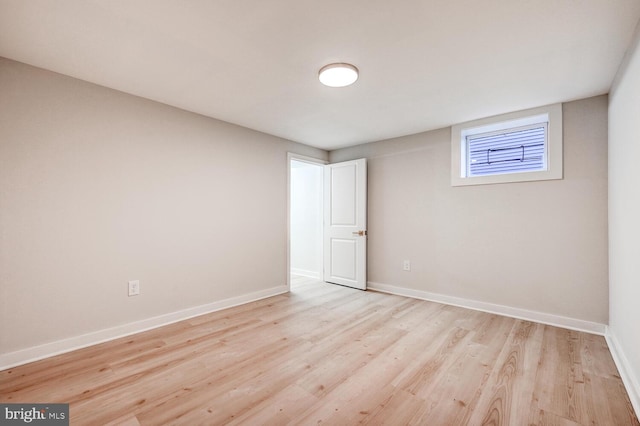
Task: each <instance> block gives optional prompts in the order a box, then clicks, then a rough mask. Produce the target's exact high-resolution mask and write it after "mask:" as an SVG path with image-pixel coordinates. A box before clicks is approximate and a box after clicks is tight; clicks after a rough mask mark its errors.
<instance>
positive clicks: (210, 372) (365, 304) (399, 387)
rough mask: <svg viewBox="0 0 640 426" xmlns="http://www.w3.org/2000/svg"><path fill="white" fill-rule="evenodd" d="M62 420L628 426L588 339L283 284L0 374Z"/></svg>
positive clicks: (604, 354)
mask: <svg viewBox="0 0 640 426" xmlns="http://www.w3.org/2000/svg"><path fill="white" fill-rule="evenodd" d="M0 401H2V402H67V403H70V410H71V424H72V425H85V424H86V425H103V424H113V425H115V424H119V425H167V424H176V425H179V424H180V425H197V424H204V425H215V424H249V425H283V424H330V425H350V424H356V423H368V424H389V425H403V424H415V425H638V424H639V423H638V419H637V418H636V416H635V415H634V413H633V409H632V407H631V403H630V402H629V399H628V396H627V394H626V392H625V389H624V387H623V385H622V382H621V380H620V377H619V376H618V372H617V370H616V367H615V365H614V363H613V360H612V358H611V355H610V353H609V350H608V348H607V345H606V343H605V340H604V339H603V338H602V337H600V336H595V335H591V334H586V333H580V332H575V331H570V330H565V329H560V328H556V327H551V326H545V325H541V324H536V323H531V322H528V321H521V320H516V319H512V318H506V317H501V316H497V315H491V314H486V313H482V312H476V311H471V310H466V309H462V308H456V307H452V306H445V305H440V304H437V303H431V302H425V301H420V300H414V299H408V298H404V297H399V296H391V295H386V294H381V293H376V292H371V291H368V292H362V291H358V290H352V289H348V288H344V287H340V286H335V285H330V284H325V283H321V282H318V281H314V280H309V279H305V278H296V279H295V280H294V283H293V285H292V292H291V293H289V294H286V295H281V296H276V297H272V298H269V299H265V300H261V301H258V302H254V303H251V304H247V305H243V306H239V307H236V308H232V309H228V310H224V311H220V312H216V313H212V314H208V315H204V316H200V317H197V318H194V319H190V320H187V321H183V322H180V323H176V324H173V325H169V326H166V327H162V328H159V329H156V330H151V331H148V332H145V333H140V334H137V335H134V336H130V337H127V338H123V339H119V340H115V341H112V342H108V343H104V344H100V345H96V346H93V347H90V348H86V349H82V350H78V351H75V352H72V353H68V354H64V355H60V356H56V357H53V358H49V359H46V360H43V361H39V362H35V363H31V364H28V365H24V366H20V367H16V368H13V369H10V370H5V371H2V372H0Z"/></svg>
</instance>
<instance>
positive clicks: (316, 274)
mask: <svg viewBox="0 0 640 426" xmlns="http://www.w3.org/2000/svg"><path fill="white" fill-rule="evenodd" d="M291 275H300V276H303V277H308V278H315V279H318V280H319V279H321V278H322V277H321V276H320V272H317V271H309V270H307V269H298V268H291Z"/></svg>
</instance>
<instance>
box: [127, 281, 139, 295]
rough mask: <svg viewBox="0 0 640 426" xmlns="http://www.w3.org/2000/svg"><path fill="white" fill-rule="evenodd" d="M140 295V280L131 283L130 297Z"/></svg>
mask: <svg viewBox="0 0 640 426" xmlns="http://www.w3.org/2000/svg"><path fill="white" fill-rule="evenodd" d="M139 294H140V280H135V281H129V296H137V295H139Z"/></svg>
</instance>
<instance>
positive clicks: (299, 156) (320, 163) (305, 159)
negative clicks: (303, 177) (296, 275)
mask: <svg viewBox="0 0 640 426" xmlns="http://www.w3.org/2000/svg"><path fill="white" fill-rule="evenodd" d="M293 160H295V161H300V162H303V163H310V164H314V165H318V166H325V165H327V164H329V161H327V160H321V159H319V158H314V157H308V156H306V155H302V154H296V153H294V152H287V275H286V277H287V291H291V161H293ZM323 200H324V196H323ZM323 204H324V202H323ZM323 209H324V207H323ZM322 217H323V222H324V211H323V215H322ZM323 228H324V224H323ZM323 235H324V229H323ZM323 240H324V238H323ZM322 243H323V244H324V241H322ZM321 253H322V256H323V260H322V262H323V265H324V247H323V250H322V251H321ZM322 278H323V279H324V272H323V277H322Z"/></svg>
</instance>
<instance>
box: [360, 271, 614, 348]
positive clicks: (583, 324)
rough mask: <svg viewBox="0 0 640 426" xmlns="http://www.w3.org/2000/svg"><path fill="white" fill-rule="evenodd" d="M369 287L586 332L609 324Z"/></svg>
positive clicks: (388, 287)
mask: <svg viewBox="0 0 640 426" xmlns="http://www.w3.org/2000/svg"><path fill="white" fill-rule="evenodd" d="M367 288H368V289H371V290H375V291H380V292H383V293H390V294H396V295H398V296H406V297H412V298H414V299H421V300H428V301H430V302H437V303H442V304H445V305H452V306H459V307H461V308H467V309H473V310H476V311H482V312H488V313H491V314H496V315H502V316H506V317H511V318H517V319H522V320H526V321H533V322H538V323H542V324H547V325H553V326H556V327H561V328H567V329H570V330H576V331H584V332H586V333H591V334H598V335H601V336H604V335H605V333H606V329H607V326H606V325H605V324H600V323H596V322H590V321H584V320H579V319H575V318H568V317H563V316H560V315H553V314H548V313H544V312H538V311H530V310H527V309H520V308H513V307H511V306H505V305H497V304H493V303H487V302H480V301H477V300H471V299H464V298H461V297H455V296H448V295H446V294H440V293H431V292H428V291H422V290H414V289H410V288H404V287H397V286H393V285H389V284H382V283H377V282H371V281H369V282H368V283H367Z"/></svg>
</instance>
